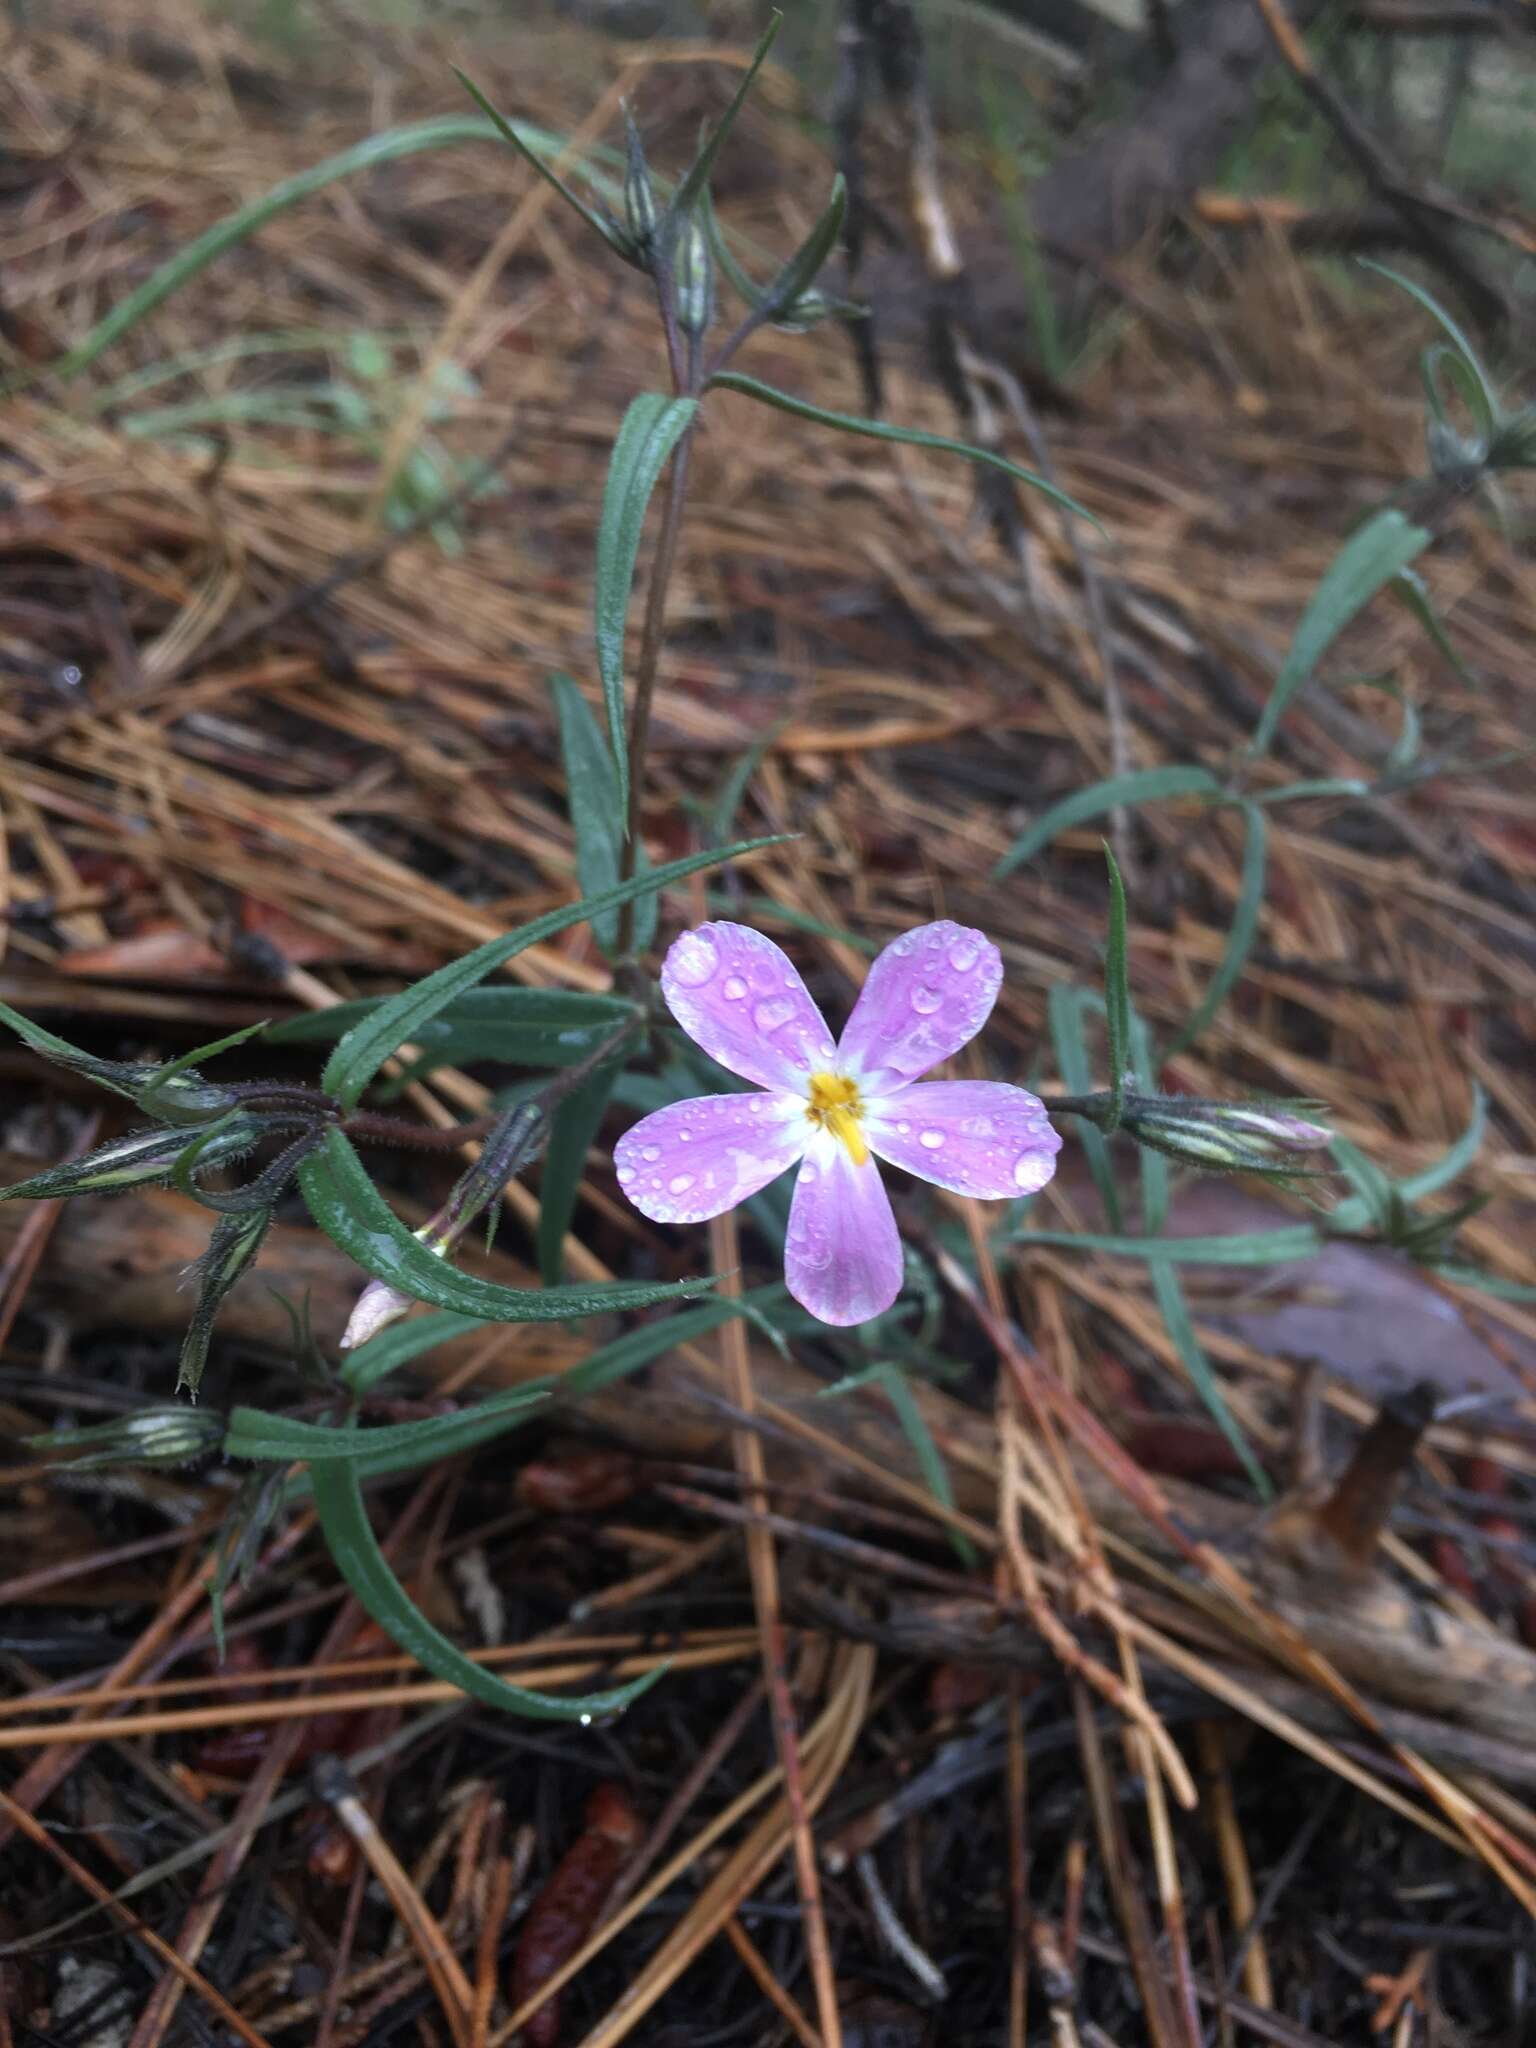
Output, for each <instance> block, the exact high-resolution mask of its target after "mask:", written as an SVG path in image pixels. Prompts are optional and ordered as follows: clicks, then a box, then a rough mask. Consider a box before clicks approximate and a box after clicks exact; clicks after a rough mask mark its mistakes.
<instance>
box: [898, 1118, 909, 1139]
mask: <svg viewBox="0 0 1536 2048" xmlns="http://www.w3.org/2000/svg"><path fill="white" fill-rule="evenodd" d="M896 1128H897V1130H898V1131H900V1133H901V1135H902V1136H903V1137H905V1136H906V1135H907V1133H908V1131H910V1130H911V1128H912V1126H911V1125H910V1124H909V1123H908V1122H907V1120H906V1118H905V1117H903V1118H902V1120H901V1122H900V1123H899V1124H898V1125H897V1126H896Z"/></svg>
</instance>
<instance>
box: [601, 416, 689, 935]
mask: <svg viewBox="0 0 1536 2048" xmlns="http://www.w3.org/2000/svg"><path fill="white" fill-rule="evenodd" d="M693 433H694V429H693V425H692V423H690V424H689V425H688V426H687V427H685V428H684V429H683V432H682V435H681V437H680V438H679V440H678V444H677V447H676V448H675V449H674V451H673V455H672V467H671V470H670V472H669V473H668V477H667V496H666V503H665V505H664V507H663V509H662V517H661V532H660V534H659V536H658V538H657V541H656V560H655V562H654V564H653V565H652V568H651V581H650V587H649V589H648V590H647V591H646V594H645V624H644V626H643V628H642V630H641V637H640V660H639V664H638V666H637V667H636V669H635V708H634V710H633V712H632V713H631V714H630V721H629V819H628V832H627V836H626V838H625V842H624V869H623V879H624V880H625V881H626V882H627V881H629V880H630V878H631V877H632V876H633V875H634V872H635V862H636V859H637V858H638V855H639V850H640V810H641V803H642V799H643V795H644V790H645V755H646V745H647V741H648V740H649V737H650V730H651V699H652V697H653V696H654V695H655V691H656V671H657V668H658V667H659V666H660V662H661V638H662V633H663V631H664V629H665V627H666V619H667V595H668V591H669V589H670V587H671V583H672V566H673V563H674V561H675V560H676V558H677V537H678V534H679V533H680V531H681V530H682V524H683V506H684V504H685V502H686V500H687V496H688V466H689V457H690V455H691V453H692V451H693ZM634 932H635V906H634V903H633V902H630V903H626V904H625V905H624V908H623V909H622V910H621V911H620V913H619V948H618V950H619V958H620V959H623V958H624V957H625V956H626V955H627V954H628V953H629V951H630V948H631V946H632V944H633V942H634Z"/></svg>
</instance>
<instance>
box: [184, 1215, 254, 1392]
mask: <svg viewBox="0 0 1536 2048" xmlns="http://www.w3.org/2000/svg"><path fill="white" fill-rule="evenodd" d="M271 1222H272V1211H271V1210H270V1209H258V1210H257V1211H256V1212H255V1213H254V1214H253V1215H242V1216H221V1217H220V1218H219V1220H218V1222H217V1223H216V1224H215V1225H214V1227H213V1235H212V1236H211V1237H210V1238H209V1240H208V1249H207V1251H206V1252H204V1254H203V1256H202V1258H201V1259H199V1260H198V1263H197V1270H198V1275H199V1279H198V1290H197V1306H196V1308H195V1309H194V1310H193V1311H192V1321H191V1323H190V1325H189V1326H188V1329H187V1334H186V1336H185V1338H184V1339H183V1340H182V1346H181V1365H180V1369H179V1371H178V1372H177V1375H176V1385H177V1386H178V1388H180V1387H186V1388H188V1389H190V1391H191V1392H192V1393H193V1394H195V1393H196V1392H197V1389H198V1384H199V1382H200V1381H201V1379H202V1377H203V1367H204V1366H205V1365H206V1364H207V1363H208V1345H209V1343H210V1341H211V1339H212V1337H213V1323H214V1318H215V1316H217V1314H218V1312H219V1304H220V1302H222V1301H223V1299H224V1297H225V1295H226V1294H228V1292H229V1290H230V1289H231V1287H233V1286H234V1284H235V1282H236V1281H237V1280H238V1279H239V1278H240V1275H241V1274H242V1273H243V1272H244V1271H245V1269H246V1267H247V1266H248V1265H250V1263H251V1261H252V1260H253V1259H254V1258H255V1256H256V1254H257V1253H258V1252H259V1251H260V1250H261V1243H262V1239H263V1238H264V1237H265V1236H266V1234H267V1231H268V1229H269V1227H270V1225H271Z"/></svg>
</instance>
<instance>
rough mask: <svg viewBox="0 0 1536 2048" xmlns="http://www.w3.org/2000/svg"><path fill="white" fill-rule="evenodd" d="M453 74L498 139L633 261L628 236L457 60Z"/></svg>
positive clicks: (573, 210) (574, 210) (633, 255)
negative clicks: (588, 199)
mask: <svg viewBox="0 0 1536 2048" xmlns="http://www.w3.org/2000/svg"><path fill="white" fill-rule="evenodd" d="M453 75H454V77H455V78H456V79H457V80H458V81H459V83H460V85H462V86H463V88H464V90H465V91H466V92H467V93H468V94H469V96H470V98H471V99H472V100H473V101H474V103H475V105H476V106H477V107H478V108H479V109H480V111H481V113H482V114H484V115H485V117H486V119H487V120H488V121H489V122H490V123H491V125H492V127H493V128H494V129H495V131H496V133H497V134H498V135H499V136H500V137H501V139H502V141H503V142H505V143H507V144H508V145H509V147H510V148H512V149H514V150H515V151H516V152H517V154H518V155H519V156H520V157H521V158H522V159H523V161H524V163H527V164H531V165H532V167H533V169H534V170H536V171H537V172H538V174H539V176H540V177H541V178H542V179H543V180H544V182H545V183H546V184H547V185H552V186H553V187H554V189H555V190H556V191H557V192H558V193H559V194H560V197H561V198H562V199H563V200H564V201H565V203H566V205H567V206H568V207H570V208H571V210H572V212H573V213H577V214H579V215H580V216H581V218H582V219H583V220H584V221H585V222H586V224H587V226H588V227H589V228H592V229H593V230H595V232H596V233H597V234H599V235H601V236H602V238H603V240H604V241H605V242H606V243H607V244H608V246H609V248H610V249H612V251H613V252H614V254H615V255H616V256H621V257H623V259H624V261H625V262H626V263H633V262H634V261H635V251H634V249H633V247H632V246H631V244H630V241H629V238H628V236H627V235H625V233H624V232H623V230H622V229H621V228H620V227H619V225H618V223H617V222H616V221H611V220H607V219H605V218H604V216H603V215H602V214H600V213H599V212H598V211H597V209H596V208H595V207H591V206H588V204H587V202H586V201H585V200H584V199H582V198H581V197H580V196H579V195H578V194H577V193H575V192H573V191H572V190H571V188H570V186H569V185H567V184H566V182H565V180H564V178H562V177H561V176H560V174H559V173H558V172H557V171H554V170H552V169H551V168H550V166H549V165H548V164H547V163H545V162H544V161H543V160H542V159H541V158H540V157H539V155H538V154H537V152H536V151H534V150H532V149H530V148H529V146H528V144H527V142H526V141H525V139H524V138H523V137H522V136H521V135H520V134H519V133H518V131H517V129H516V128H514V127H513V125H512V123H511V122H510V121H509V120H508V119H507V118H506V116H505V115H504V114H499V113H498V112H497V111H496V109H495V107H494V106H492V104H491V102H490V101H489V100H488V99H487V98H486V96H485V94H484V93H483V92H482V91H481V90H480V88H479V86H478V85H476V83H475V81H474V80H473V79H472V78H471V77H470V76H469V74H468V73H467V72H465V71H461V70H460V69H459V67H458V65H457V64H455V65H454V66H453Z"/></svg>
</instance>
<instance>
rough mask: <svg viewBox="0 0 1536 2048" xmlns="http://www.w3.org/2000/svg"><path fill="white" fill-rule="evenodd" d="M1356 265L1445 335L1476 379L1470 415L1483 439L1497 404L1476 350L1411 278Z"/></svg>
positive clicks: (1370, 264)
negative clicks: (1404, 297) (1477, 398)
mask: <svg viewBox="0 0 1536 2048" xmlns="http://www.w3.org/2000/svg"><path fill="white" fill-rule="evenodd" d="M1356 261H1357V262H1358V263H1359V265H1360V268H1361V269H1362V270H1374V271H1375V273H1376V275H1377V276H1378V277H1384V278H1385V279H1386V280H1387V282H1388V284H1395V285H1396V286H1397V288H1398V290H1399V291H1404V292H1406V293H1407V294H1408V296H1409V298H1411V299H1415V300H1417V302H1418V304H1419V305H1421V306H1422V307H1423V308H1424V310H1425V312H1426V313H1427V314H1428V315H1429V317H1430V318H1431V320H1433V321H1434V322H1435V323H1436V325H1437V326H1438V327H1439V329H1440V331H1441V333H1442V334H1444V335H1445V337H1446V339H1447V340H1448V341H1449V342H1450V344H1451V346H1452V348H1453V349H1454V350H1455V351H1456V353H1457V355H1458V356H1460V357H1461V359H1462V361H1463V362H1464V363H1465V364H1466V366H1467V368H1468V370H1470V372H1471V373H1472V376H1473V377H1474V378H1475V379H1476V382H1477V386H1478V389H1479V391H1480V392H1481V394H1482V404H1481V406H1476V405H1474V407H1473V412H1474V415H1476V416H1477V417H1478V418H1479V420H1480V422H1482V423H1483V425H1482V431H1483V433H1484V438H1485V439H1486V438H1487V434H1488V433H1489V431H1491V429H1492V426H1493V421H1494V418H1495V416H1496V415H1497V413H1498V410H1499V401H1498V397H1497V395H1496V393H1495V392H1494V388H1493V386H1492V384H1490V383H1489V381H1488V373H1487V371H1486V370H1485V369H1484V368H1483V366H1482V363H1481V362H1480V361H1479V360H1478V354H1477V350H1476V349H1475V348H1474V347H1473V346H1472V344H1471V342H1470V341H1468V339H1467V337H1466V336H1465V334H1463V333H1462V331H1461V329H1460V328H1459V327H1458V326H1457V325H1456V322H1455V321H1454V320H1453V319H1452V318H1451V316H1450V314H1449V313H1447V312H1446V310H1445V308H1444V306H1442V305H1441V303H1440V301H1439V300H1438V299H1437V298H1435V297H1434V295H1433V294H1432V293H1430V292H1427V291H1425V289H1424V287H1423V286H1422V285H1419V284H1415V283H1414V281H1413V279H1412V278H1411V277H1404V276H1403V275H1402V273H1401V272H1400V271H1397V270H1389V269H1388V268H1387V266H1386V264H1385V263H1377V262H1375V261H1373V259H1372V258H1371V257H1369V256H1360V257H1357V258H1356Z"/></svg>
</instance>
